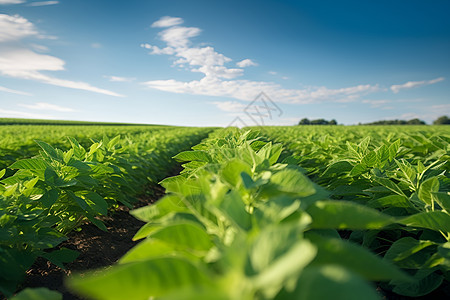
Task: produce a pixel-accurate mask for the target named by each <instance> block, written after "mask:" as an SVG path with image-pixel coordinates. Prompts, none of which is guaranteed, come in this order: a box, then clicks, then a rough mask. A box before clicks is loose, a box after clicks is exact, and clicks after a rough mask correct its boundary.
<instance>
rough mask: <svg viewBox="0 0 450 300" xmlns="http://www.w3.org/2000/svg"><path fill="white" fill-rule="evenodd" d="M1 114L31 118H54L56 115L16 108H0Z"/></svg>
mask: <svg viewBox="0 0 450 300" xmlns="http://www.w3.org/2000/svg"><path fill="white" fill-rule="evenodd" d="M0 116H1V117H3V118H29V119H54V118H55V117H53V116H49V115H43V114H36V113H28V112H23V111H16V110H6V109H1V108H0Z"/></svg>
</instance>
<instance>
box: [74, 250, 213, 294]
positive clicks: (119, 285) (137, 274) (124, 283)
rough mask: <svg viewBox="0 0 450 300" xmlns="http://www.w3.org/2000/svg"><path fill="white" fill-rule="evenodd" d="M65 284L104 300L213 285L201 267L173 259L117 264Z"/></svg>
mask: <svg viewBox="0 0 450 300" xmlns="http://www.w3.org/2000/svg"><path fill="white" fill-rule="evenodd" d="M67 284H68V286H69V287H70V288H71V289H72V290H74V291H77V292H78V293H80V294H81V295H83V296H85V297H89V298H95V299H104V300H114V299H117V300H123V299H133V300H148V299H151V298H152V297H155V298H159V297H162V296H165V295H170V294H171V293H173V292H175V291H177V290H179V289H183V288H187V287H192V286H211V285H213V284H212V281H211V276H210V274H209V273H208V272H206V271H205V270H204V269H203V267H202V266H197V265H193V264H192V263H190V262H189V261H187V260H185V259H182V258H177V257H170V258H169V257H165V258H155V259H150V260H146V261H138V262H133V263H128V264H121V265H117V266H113V267H112V268H110V269H108V270H107V271H104V272H102V273H100V274H98V272H97V273H92V274H88V275H84V276H74V277H72V278H71V279H69V281H68V282H67Z"/></svg>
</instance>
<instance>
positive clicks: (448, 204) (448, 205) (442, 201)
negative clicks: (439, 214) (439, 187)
mask: <svg viewBox="0 0 450 300" xmlns="http://www.w3.org/2000/svg"><path fill="white" fill-rule="evenodd" d="M431 195H432V197H433V200H434V201H436V202H437V203H438V204H439V206H440V207H442V209H445V211H447V213H449V214H450V195H449V194H448V193H431Z"/></svg>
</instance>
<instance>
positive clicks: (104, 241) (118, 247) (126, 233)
mask: <svg viewBox="0 0 450 300" xmlns="http://www.w3.org/2000/svg"><path fill="white" fill-rule="evenodd" d="M145 194H146V196H144V197H141V198H140V199H139V202H138V203H137V204H136V205H135V208H137V207H142V206H146V205H149V204H151V203H154V202H155V201H156V200H158V199H160V198H161V197H162V196H163V195H164V188H162V187H161V186H159V185H158V186H152V187H149V189H148V190H147V191H146V193H145ZM102 220H103V222H104V223H105V225H106V227H107V229H108V231H107V232H105V231H102V230H100V229H98V228H97V227H96V226H94V225H92V224H91V223H86V224H83V225H82V226H81V230H80V231H78V232H71V233H70V234H69V235H68V239H67V241H65V242H63V243H61V245H60V246H59V247H66V248H69V249H72V250H77V251H78V252H79V253H80V255H79V256H78V258H77V259H76V260H75V261H74V262H72V263H69V264H66V269H65V270H64V269H61V268H59V267H58V266H56V265H54V264H52V263H50V262H48V261H47V260H45V259H38V260H37V261H36V262H35V263H34V265H33V267H32V268H31V269H30V270H28V272H27V276H26V279H25V281H24V283H23V284H22V285H21V288H20V290H22V289H24V288H27V287H30V288H34V287H46V288H49V289H51V290H56V291H59V292H61V293H62V294H63V299H64V300H73V299H83V298H80V297H79V296H76V295H74V294H72V293H71V292H70V291H69V290H68V289H67V288H66V287H65V286H64V281H65V280H66V279H67V278H68V277H69V276H70V275H71V274H72V273H77V274H80V273H81V274H82V273H83V272H86V271H88V270H92V269H98V268H102V267H106V266H110V265H112V264H114V263H116V262H117V260H118V259H119V258H120V257H122V256H123V255H124V254H125V253H126V252H127V251H128V250H130V249H131V248H132V247H133V246H134V245H136V243H137V242H134V241H132V238H133V236H134V234H135V233H136V232H137V231H138V229H139V228H141V226H142V225H144V224H145V223H144V222H141V221H139V220H137V219H135V218H134V217H133V216H132V215H130V214H129V209H128V208H127V207H125V206H120V207H119V209H118V210H117V211H115V212H114V213H113V214H112V215H111V216H108V217H104V218H103V219H102Z"/></svg>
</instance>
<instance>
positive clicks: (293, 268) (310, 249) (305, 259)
mask: <svg viewBox="0 0 450 300" xmlns="http://www.w3.org/2000/svg"><path fill="white" fill-rule="evenodd" d="M259 251H262V252H264V251H266V250H265V249H264V248H260V249H259ZM316 253H317V249H316V247H315V245H313V244H311V243H310V242H309V241H306V240H300V241H298V242H297V243H295V244H293V245H291V246H290V247H288V248H286V251H285V252H284V253H283V254H282V255H279V256H278V257H274V258H275V259H274V260H272V261H270V263H269V264H268V265H267V266H266V267H265V268H264V269H262V270H260V272H259V273H258V274H257V275H256V276H254V277H253V278H251V280H252V281H253V284H254V286H255V287H256V288H258V289H260V290H262V292H263V293H264V294H266V295H267V296H269V297H270V298H273V297H274V296H275V295H276V294H277V293H278V292H279V291H280V290H281V289H282V287H283V283H284V282H286V281H287V280H289V279H292V278H296V277H297V276H298V274H299V273H300V272H301V271H302V270H303V268H305V267H306V266H307V265H308V264H309V263H310V262H311V261H312V260H313V259H314V257H315V255H316Z"/></svg>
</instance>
